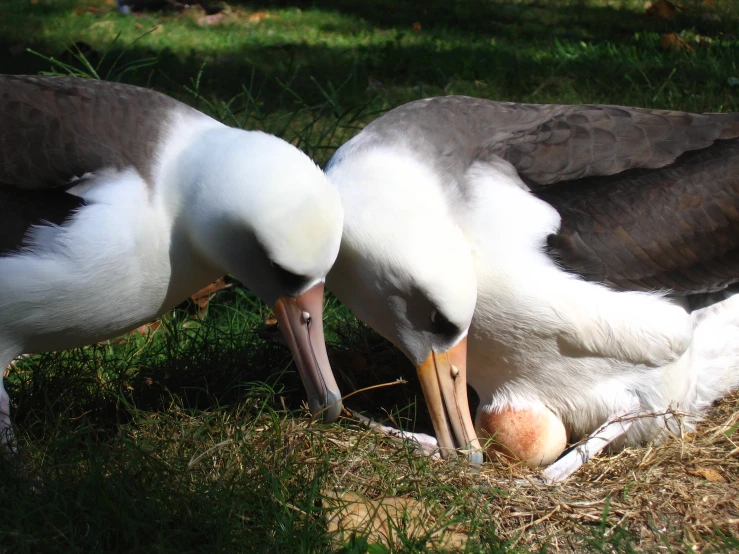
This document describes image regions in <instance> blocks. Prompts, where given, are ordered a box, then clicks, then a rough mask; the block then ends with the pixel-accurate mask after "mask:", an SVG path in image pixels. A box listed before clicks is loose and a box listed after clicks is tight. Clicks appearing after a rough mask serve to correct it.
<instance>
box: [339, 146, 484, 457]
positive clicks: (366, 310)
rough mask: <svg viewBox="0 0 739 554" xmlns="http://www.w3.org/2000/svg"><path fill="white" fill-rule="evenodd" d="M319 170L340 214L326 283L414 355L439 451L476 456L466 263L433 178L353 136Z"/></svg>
mask: <svg viewBox="0 0 739 554" xmlns="http://www.w3.org/2000/svg"><path fill="white" fill-rule="evenodd" d="M344 149H346V150H344ZM327 175H328V177H329V179H330V180H331V181H332V182H333V183H336V185H337V186H338V187H339V191H340V192H341V196H342V202H343V203H344V210H345V213H346V217H345V222H344V234H343V237H342V243H341V250H340V252H339V257H338V259H337V260H336V263H335V264H334V267H333V269H332V270H331V272H330V273H329V277H328V286H329V288H330V289H331V290H332V291H333V292H335V293H336V295H337V296H338V297H339V298H340V299H341V301H342V302H344V303H345V304H346V305H347V306H348V307H349V308H350V309H351V310H352V311H353V312H354V313H355V314H356V316H357V317H358V318H359V319H361V320H363V321H364V322H366V323H367V324H368V325H369V326H370V327H372V328H374V329H375V330H376V331H377V332H379V333H380V334H381V335H383V336H384V337H385V338H387V339H388V340H390V341H391V342H393V343H394V344H395V345H396V346H397V347H398V348H400V350H402V351H403V352H404V353H405V355H406V356H408V358H409V359H410V360H411V361H412V362H413V363H414V364H415V366H416V368H417V370H418V374H419V378H420V380H421V385H422V387H423V390H424V395H425V397H426V402H427V404H428V407H429V411H430V414H431V417H432V420H433V422H434V427H435V429H436V433H437V438H438V440H439V445H440V446H441V448H442V454H444V455H452V453H453V452H454V448H455V445H456V446H457V447H460V448H465V449H470V450H471V451H472V455H471V459H472V460H473V461H475V462H478V461H481V460H482V458H481V453H480V452H479V444H478V443H477V440H476V439H475V433H474V426H473V425H472V420H471V418H470V414H469V406H468V403H467V390H466V363H467V362H466V357H467V356H466V354H467V340H466V339H467V332H468V329H469V326H470V322H471V321H472V316H473V314H474V310H475V301H476V297H477V285H476V278H475V272H474V264H473V260H472V253H471V251H470V247H469V245H468V244H467V242H466V240H465V237H464V235H463V234H462V231H461V230H460V229H459V228H458V227H457V225H456V224H455V222H454V219H453V217H452V214H451V213H450V211H449V203H448V202H447V199H446V198H445V197H444V194H443V189H442V187H441V186H439V185H440V183H438V177H436V176H435V175H434V174H433V173H432V171H431V170H430V169H429V168H427V167H425V166H424V165H423V164H421V163H419V162H418V161H416V160H414V159H413V158H412V157H411V156H410V155H407V154H405V153H403V152H402V151H401V152H398V151H396V150H391V149H389V148H382V147H380V148H369V149H364V150H361V151H355V150H353V144H352V142H349V143H347V145H345V146H344V147H343V148H342V149H341V150H340V151H339V152H338V153H337V154H336V156H335V157H334V159H333V160H332V162H331V163H330V164H329V167H328V168H327ZM452 436H454V437H455V439H456V440H454V439H453V438H452Z"/></svg>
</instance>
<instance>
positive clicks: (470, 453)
mask: <svg viewBox="0 0 739 554" xmlns="http://www.w3.org/2000/svg"><path fill="white" fill-rule="evenodd" d="M416 370H417V371H418V377H419V379H420V380H421V387H422V388H423V394H424V396H425V398H426V403H427V405H428V409H429V413H430V414H431V420H432V421H433V424H434V429H435V431H436V438H437V440H438V441H439V448H440V450H441V455H442V456H443V457H444V458H450V457H454V456H455V455H456V449H462V450H464V451H466V456H467V458H468V459H469V461H470V463H472V464H473V465H480V464H481V463H482V448H481V447H480V442H479V441H478V440H477V436H476V434H475V426H474V425H473V424H472V418H471V417H470V406H469V402H468V400H467V337H465V338H463V339H462V340H461V341H460V342H459V343H457V344H456V345H455V346H453V347H452V348H450V349H449V350H447V351H446V352H441V353H437V352H434V351H432V352H431V353H430V354H429V355H428V357H427V358H426V359H425V360H424V361H423V362H421V363H420V364H419V365H418V366H416Z"/></svg>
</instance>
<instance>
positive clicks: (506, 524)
mask: <svg viewBox="0 0 739 554" xmlns="http://www.w3.org/2000/svg"><path fill="white" fill-rule="evenodd" d="M738 428H739V394H734V395H732V396H730V397H727V398H725V399H724V400H722V401H721V402H720V403H719V404H717V406H715V408H714V409H713V410H712V411H711V412H710V413H709V414H708V417H707V418H706V419H705V420H704V421H703V422H701V424H700V425H699V426H698V428H697V431H696V432H694V433H690V434H686V435H684V436H683V437H669V438H667V439H666V440H664V441H663V442H661V443H659V444H650V445H647V446H645V447H642V448H628V449H625V450H623V451H621V452H619V453H616V454H602V455H600V456H598V457H597V458H595V459H594V460H592V461H590V462H589V463H588V464H586V465H585V466H584V467H583V468H582V469H580V470H579V471H578V472H577V473H575V474H574V475H573V476H572V477H570V479H569V480H567V481H566V482H564V483H562V484H558V485H543V484H542V481H541V480H540V478H539V472H538V471H536V470H532V469H529V468H527V467H525V466H523V465H521V464H518V463H515V462H512V461H511V460H510V459H507V458H505V457H502V456H501V458H500V459H499V460H496V461H495V462H494V463H488V464H485V465H484V466H483V468H482V469H481V470H480V471H479V472H477V473H474V472H471V471H470V468H467V467H464V465H463V464H462V465H459V464H457V465H455V464H450V463H448V462H443V461H438V460H437V461H432V460H430V459H427V460H426V461H425V462H424V464H425V465H427V466H428V475H426V476H424V475H423V474H422V473H421V472H415V473H414V474H411V475H403V471H404V470H405V471H407V470H411V471H412V470H413V467H414V464H410V465H408V466H404V467H398V468H397V471H395V472H393V471H386V470H383V471H377V465H376V464H377V463H378V459H382V460H383V461H384V463H383V467H384V468H389V467H392V461H391V459H392V458H397V457H398V447H397V444H396V443H395V442H394V441H392V440H390V439H386V438H379V437H377V436H373V433H372V432H371V431H369V430H367V429H362V428H361V426H359V425H351V426H350V427H349V428H347V429H343V430H341V429H338V430H333V431H332V430H330V429H324V430H323V432H324V433H329V434H330V435H333V436H330V437H328V440H327V444H332V445H334V446H338V447H339V448H340V449H341V450H344V452H349V451H353V454H352V455H349V456H346V457H344V460H342V462H341V463H337V464H336V465H335V466H334V467H333V470H332V474H331V476H330V477H329V480H328V482H329V484H330V485H329V486H330V487H331V488H332V492H328V493H327V495H328V498H329V499H330V498H332V497H333V496H335V495H336V494H337V492H336V491H343V492H344V493H345V494H346V493H347V491H352V492H351V493H349V497H348V498H351V501H352V502H354V501H358V502H364V503H365V504H366V503H367V502H368V500H371V499H374V501H375V502H385V498H387V496H388V495H393V494H395V495H398V496H400V497H404V498H409V499H411V498H415V499H417V500H420V501H421V502H423V503H425V505H426V506H427V507H429V508H430V509H429V510H427V511H424V512H423V513H424V514H425V515H424V518H425V523H423V524H422V525H421V527H420V528H421V529H422V530H423V529H426V530H429V529H432V528H434V527H433V524H434V523H436V524H439V522H444V521H446V520H449V519H450V518H451V519H454V517H455V516H459V517H458V519H459V520H460V522H459V523H457V524H453V525H449V526H448V528H447V529H446V531H448V532H454V533H457V534H459V533H465V534H468V535H469V537H470V539H471V543H470V544H474V543H478V539H479V538H480V537H483V536H484V535H485V531H486V530H493V529H494V532H495V535H497V537H498V538H499V539H500V540H502V541H504V544H505V546H507V547H519V548H523V549H525V550H531V549H539V548H541V547H542V546H544V545H548V548H549V549H550V551H555V552H581V551H593V550H595V551H636V552H658V551H692V552H707V551H715V550H716V549H724V548H726V549H729V550H731V549H733V548H737V547H739V542H737V540H736V538H735V537H737V536H739V494H738V493H739V490H738V489H737V483H739V445H738V444H737V441H736V437H739V434H736V433H735V431H736V430H737V429H738ZM334 433H336V434H335V435H334ZM299 442H300V440H299ZM429 491H433V492H431V493H429ZM410 505H411V510H417V509H418V506H417V503H416V501H415V500H412V501H410ZM328 507H329V509H330V510H331V509H333V511H329V514H328V516H327V518H328V520H329V521H332V522H333V523H334V527H336V525H335V522H336V521H337V517H338V516H337V511H336V510H337V508H336V504H335V502H334V503H331V502H329V503H328ZM332 507H333V508H332ZM341 509H342V510H344V511H346V510H350V511H351V510H354V511H356V509H357V508H356V506H354V505H352V506H350V508H347V507H346V505H343V507H342V508H341ZM374 509H375V510H377V505H376V504H375V505H374ZM429 514H434V515H435V518H434V517H432V516H429ZM340 515H341V513H339V516H340ZM384 517H387V516H386V515H385V516H384ZM359 519H360V520H361V519H362V518H359ZM376 524H377V522H375V525H376ZM370 528H371V524H369V523H367V520H366V518H365V520H364V527H362V526H361V525H357V528H356V531H357V532H359V533H362V532H365V531H367V530H368V529H370ZM416 529H417V528H416ZM341 532H342V533H343V535H342V536H344V537H346V535H347V533H346V530H341ZM437 534H438V529H437ZM455 536H456V535H455ZM378 540H381V537H380V538H379V539H378ZM479 540H483V542H484V539H479ZM463 543H464V541H462V543H455V544H457V548H461V547H460V546H459V544H463ZM478 544H479V543H478ZM468 550H469V547H468ZM483 550H484V548H483Z"/></svg>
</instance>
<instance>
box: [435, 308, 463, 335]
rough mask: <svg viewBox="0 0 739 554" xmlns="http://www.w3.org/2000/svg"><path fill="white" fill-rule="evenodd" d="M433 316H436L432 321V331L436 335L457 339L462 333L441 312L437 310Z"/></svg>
mask: <svg viewBox="0 0 739 554" xmlns="http://www.w3.org/2000/svg"><path fill="white" fill-rule="evenodd" d="M433 314H435V315H434V317H433V320H432V321H431V329H432V330H433V332H434V333H436V334H439V335H443V336H446V337H450V338H451V337H456V336H457V335H458V334H459V333H460V332H461V331H462V329H460V328H459V327H458V326H457V325H455V324H454V323H452V322H451V321H449V320H448V319H447V317H446V316H445V315H444V314H443V313H442V312H440V311H439V310H435V311H434V312H433Z"/></svg>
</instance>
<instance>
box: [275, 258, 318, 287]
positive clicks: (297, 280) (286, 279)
mask: <svg viewBox="0 0 739 554" xmlns="http://www.w3.org/2000/svg"><path fill="white" fill-rule="evenodd" d="M269 265H270V266H271V267H272V269H274V271H275V274H276V275H275V276H276V278H277V281H278V282H279V283H280V285H281V286H282V287H283V288H285V289H300V288H301V287H303V286H305V284H306V283H307V282H308V280H309V279H308V277H306V276H305V275H297V274H295V273H293V272H292V271H288V270H287V269H285V268H284V267H282V266H281V265H280V264H278V263H277V262H275V261H273V260H269Z"/></svg>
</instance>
